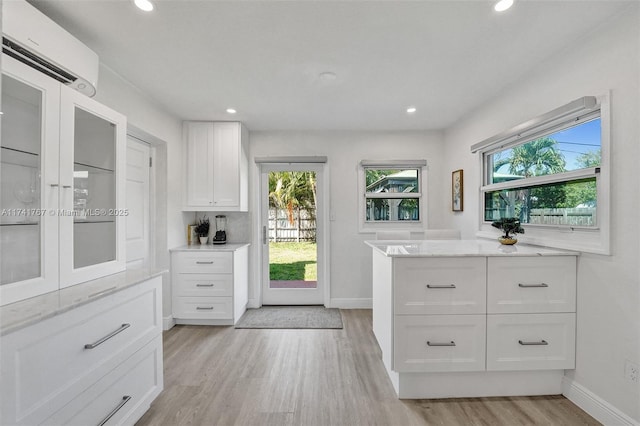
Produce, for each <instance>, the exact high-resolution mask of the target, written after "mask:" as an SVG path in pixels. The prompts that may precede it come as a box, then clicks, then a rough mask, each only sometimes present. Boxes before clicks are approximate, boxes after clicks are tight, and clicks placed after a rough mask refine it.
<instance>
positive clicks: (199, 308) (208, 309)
mask: <svg viewBox="0 0 640 426" xmlns="http://www.w3.org/2000/svg"><path fill="white" fill-rule="evenodd" d="M196 310H198V311H213V306H198V307H197V308H196Z"/></svg>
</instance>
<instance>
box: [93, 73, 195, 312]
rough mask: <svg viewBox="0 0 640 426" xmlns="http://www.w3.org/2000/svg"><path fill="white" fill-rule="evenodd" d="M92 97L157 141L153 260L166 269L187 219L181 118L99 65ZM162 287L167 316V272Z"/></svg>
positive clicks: (183, 235)
mask: <svg viewBox="0 0 640 426" xmlns="http://www.w3.org/2000/svg"><path fill="white" fill-rule="evenodd" d="M95 99H96V100H97V101H98V102H100V103H102V104H104V105H107V106H109V107H110V108H113V109H115V110H116V111H119V112H120V113H122V114H124V115H126V116H127V123H128V124H129V125H133V126H134V127H135V128H136V129H137V130H139V132H137V133H138V134H140V133H143V134H146V135H149V136H150V138H151V139H152V140H150V141H148V142H152V143H157V144H159V146H158V148H157V150H156V154H157V155H158V157H159V158H156V167H157V168H158V170H157V171H158V174H159V178H158V179H157V183H158V191H157V203H156V205H157V206H158V207H159V208H162V209H163V210H162V211H158V212H156V214H157V216H158V217H157V223H158V224H159V226H158V227H157V228H160V231H159V232H158V234H160V235H156V243H157V244H158V247H156V263H157V266H158V267H160V268H165V269H168V268H169V252H168V249H169V248H172V247H176V246H179V245H183V244H185V243H186V226H187V219H188V218H189V217H187V216H186V215H185V214H183V213H182V211H181V209H182V198H181V196H182V195H181V194H182V174H183V171H182V121H181V120H180V118H178V117H176V116H174V115H172V114H170V113H168V112H166V111H165V110H164V109H162V108H161V107H159V106H158V105H157V103H156V102H155V101H154V100H153V99H151V98H149V97H148V96H147V95H145V94H144V93H142V92H141V91H139V90H138V89H137V88H136V87H135V86H133V85H131V84H130V83H129V82H127V81H126V80H124V79H122V78H121V77H120V76H119V75H118V74H116V73H115V72H113V71H112V70H111V69H110V68H108V67H105V66H103V65H101V66H100V76H99V80H98V93H97V94H96V96H95ZM161 169H162V170H161ZM192 216H193V215H191V217H192ZM163 230H164V231H163ZM162 232H164V235H163V234H162ZM163 288H164V290H163V305H164V306H163V315H164V316H165V317H167V316H169V315H171V290H170V278H169V274H168V273H167V274H165V276H164V277H163Z"/></svg>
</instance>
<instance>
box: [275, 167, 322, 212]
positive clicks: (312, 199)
mask: <svg viewBox="0 0 640 426" xmlns="http://www.w3.org/2000/svg"><path fill="white" fill-rule="evenodd" d="M316 190H317V182H316V173H315V172H271V173H269V206H270V207H275V208H278V209H285V210H287V212H288V217H289V222H290V223H291V224H293V220H294V214H293V211H294V209H295V208H297V207H300V208H304V209H307V210H309V211H310V212H314V211H315V208H316V205H317V203H316V200H317V198H316V197H317V195H316V194H317V193H316Z"/></svg>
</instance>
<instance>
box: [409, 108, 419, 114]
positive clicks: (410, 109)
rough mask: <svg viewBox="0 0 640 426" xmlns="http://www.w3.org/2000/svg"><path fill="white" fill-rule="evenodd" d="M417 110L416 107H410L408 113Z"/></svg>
mask: <svg viewBox="0 0 640 426" xmlns="http://www.w3.org/2000/svg"><path fill="white" fill-rule="evenodd" d="M416 111H417V109H416V107H409V108H407V113H408V114H413V113H414V112H416Z"/></svg>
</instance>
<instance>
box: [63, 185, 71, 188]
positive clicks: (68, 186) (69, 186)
mask: <svg viewBox="0 0 640 426" xmlns="http://www.w3.org/2000/svg"><path fill="white" fill-rule="evenodd" d="M62 187H63V188H65V189H69V188H71V185H62Z"/></svg>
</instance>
